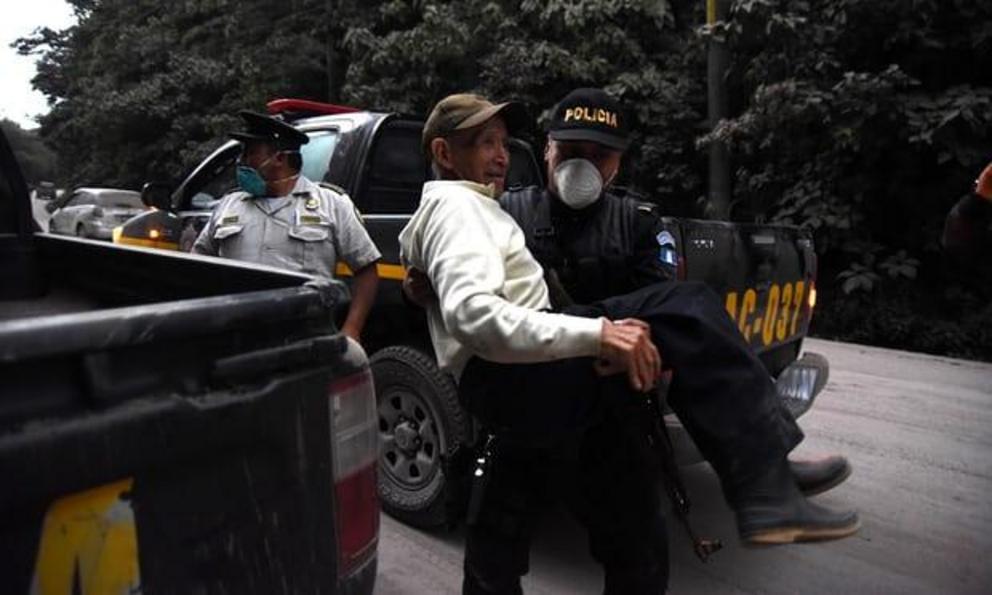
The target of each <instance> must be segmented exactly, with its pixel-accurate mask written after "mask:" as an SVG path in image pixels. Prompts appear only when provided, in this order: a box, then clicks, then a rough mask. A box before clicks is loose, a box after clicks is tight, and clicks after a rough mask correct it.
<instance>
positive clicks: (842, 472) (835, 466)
mask: <svg viewBox="0 0 992 595" xmlns="http://www.w3.org/2000/svg"><path fill="white" fill-rule="evenodd" d="M789 469H790V471H792V477H793V478H794V479H795V481H796V487H798V488H799V491H800V492H802V493H803V495H805V496H812V495H814V494H822V493H823V492H826V491H827V490H829V489H833V488H835V487H837V486H838V485H840V484H841V483H843V482H844V480H845V479H847V478H848V477H850V475H851V464H850V463H848V462H847V459H846V458H845V457H842V456H840V455H830V456H827V457H823V458H822V459H800V460H790V461H789Z"/></svg>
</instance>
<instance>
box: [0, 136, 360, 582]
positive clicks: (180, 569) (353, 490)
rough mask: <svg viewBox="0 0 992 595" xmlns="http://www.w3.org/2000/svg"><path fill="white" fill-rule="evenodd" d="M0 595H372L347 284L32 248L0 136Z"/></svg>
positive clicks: (116, 249)
mask: <svg viewBox="0 0 992 595" xmlns="http://www.w3.org/2000/svg"><path fill="white" fill-rule="evenodd" d="M0 278H2V280H3V281H2V284H0V478H2V480H0V481H2V486H3V487H2V488H0V558H2V560H3V562H2V563H0V584H2V585H3V587H2V591H3V592H4V593H16V594H21V593H29V592H31V593H66V594H68V593H139V592H140V593H145V594H152V593H183V594H185V593H349V594H350V593H354V594H370V593H372V590H373V587H374V581H375V575H376V562H377V551H378V535H379V505H378V502H377V497H376V479H375V477H376V454H377V433H378V428H377V419H376V413H375V395H374V392H373V388H372V375H371V370H370V368H369V362H368V358H367V357H366V355H365V352H364V351H363V350H362V348H361V347H360V346H359V345H358V344H357V343H355V342H354V341H351V340H350V339H348V338H346V337H344V336H343V335H342V334H340V333H339V332H338V331H337V329H336V327H335V325H334V322H333V321H334V313H335V311H336V310H337V309H338V308H339V307H340V306H342V305H346V304H347V302H348V299H349V295H348V291H347V288H346V286H345V285H344V284H343V283H341V282H338V281H332V280H329V279H314V278H312V277H309V276H305V275H297V274H292V273H288V272H285V271H281V270H277V269H271V268H266V267H259V266H250V265H244V264H239V263H233V262H223V261H219V260H216V259H210V258H202V257H197V256H193V255H188V254H181V253H178V252H173V253H167V252H163V251H160V250H149V249H144V248H132V247H127V246H119V245H114V244H111V243H108V242H99V241H93V240H86V239H80V238H74V237H67V236H57V235H52V234H47V233H41V232H39V231H37V226H36V224H35V222H34V221H33V220H32V219H31V205H30V202H29V198H28V191H27V188H26V186H25V184H24V180H23V178H22V176H21V173H20V171H19V169H18V167H17V164H16V163H15V160H14V156H13V153H12V152H11V149H10V147H9V145H8V143H7V140H6V138H5V137H4V136H3V135H2V133H0Z"/></svg>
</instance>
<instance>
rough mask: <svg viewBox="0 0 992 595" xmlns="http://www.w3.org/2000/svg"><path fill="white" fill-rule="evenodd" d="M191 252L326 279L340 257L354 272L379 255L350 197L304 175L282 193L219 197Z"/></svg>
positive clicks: (376, 258)
mask: <svg viewBox="0 0 992 595" xmlns="http://www.w3.org/2000/svg"><path fill="white" fill-rule="evenodd" d="M193 252H194V253H197V254H208V255H212V256H221V257H224V258H233V259H237V260H246V261H249V262H255V263H258V264H264V265H269V266H275V267H280V268H284V269H289V270H292V271H298V272H303V273H307V274H311V275H322V276H325V277H333V276H334V269H335V265H336V264H337V262H338V261H339V260H340V261H342V262H344V263H345V264H347V265H348V267H349V268H351V270H352V271H358V270H361V269H363V268H365V267H366V266H368V265H370V264H372V263H374V262H375V261H377V260H379V259H380V258H381V257H382V254H381V253H380V252H379V250H378V248H376V245H375V244H374V243H373V242H372V238H370V237H369V234H368V232H367V231H366V230H365V227H364V226H363V225H362V222H361V219H359V217H358V213H357V211H356V210H355V206H354V204H352V202H351V199H350V198H348V196H347V195H346V194H344V193H340V192H335V191H334V190H331V189H329V188H324V187H321V186H318V185H317V184H314V183H313V182H311V181H310V180H308V179H306V178H305V177H303V176H300V177H299V179H297V181H296V185H295V186H294V187H293V190H292V191H291V192H290V193H289V194H288V195H286V196H281V197H276V198H253V197H252V196H251V195H249V194H247V193H245V192H234V193H231V194H228V195H226V196H224V198H222V199H221V202H220V204H219V205H217V208H216V210H214V213H213V215H212V216H211V218H210V222H209V223H208V224H207V225H206V226H205V227H204V228H203V231H202V232H200V235H199V237H198V238H197V239H196V242H195V244H194V245H193Z"/></svg>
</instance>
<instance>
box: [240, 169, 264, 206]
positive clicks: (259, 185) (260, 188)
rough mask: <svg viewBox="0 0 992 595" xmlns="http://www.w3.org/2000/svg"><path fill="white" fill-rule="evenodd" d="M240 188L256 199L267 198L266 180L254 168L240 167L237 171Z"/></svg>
mask: <svg viewBox="0 0 992 595" xmlns="http://www.w3.org/2000/svg"><path fill="white" fill-rule="evenodd" d="M236 175H237V178H238V186H240V187H241V189H242V190H244V191H245V192H247V193H248V194H250V195H252V196H254V197H255V198H261V197H263V196H265V180H264V179H263V178H262V174H260V173H258V170H257V169H255V168H254V167H248V166H247V165H239V166H238V169H237V174H236Z"/></svg>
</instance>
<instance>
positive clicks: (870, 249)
mask: <svg viewBox="0 0 992 595" xmlns="http://www.w3.org/2000/svg"><path fill="white" fill-rule="evenodd" d="M70 4H72V5H73V6H75V7H76V11H77V14H78V16H79V23H78V25H76V26H74V27H72V28H70V29H68V30H65V31H51V30H40V31H37V32H35V33H34V34H33V35H30V36H28V37H26V38H24V39H22V40H20V41H19V42H18V44H17V45H18V48H19V50H20V51H22V52H24V53H35V54H38V55H39V57H40V58H41V63H40V66H39V71H38V75H37V77H36V79H35V85H36V86H37V87H38V88H39V89H40V90H41V91H42V92H44V93H45V94H46V95H47V96H48V97H49V100H50V101H51V103H52V110H51V112H50V113H49V114H48V115H46V116H44V117H43V118H42V120H41V128H40V131H39V134H40V137H41V138H42V139H44V141H45V142H46V143H47V144H48V146H49V147H51V148H52V149H53V150H54V151H55V152H56V154H57V156H58V159H59V165H60V170H59V171H60V172H61V174H62V177H63V179H62V180H60V181H61V182H63V183H69V184H75V183H99V184H104V185H115V186H124V187H131V188H134V187H136V186H137V185H138V184H140V183H141V182H143V181H145V180H149V179H159V180H166V179H175V178H178V177H179V175H180V174H181V173H182V172H183V171H184V170H185V168H186V167H188V166H190V165H192V164H193V163H195V162H197V161H198V160H199V159H201V158H202V157H203V156H204V155H205V153H206V152H207V151H208V150H209V149H211V148H212V147H213V146H214V145H215V143H216V141H217V140H218V139H220V138H221V137H223V136H224V133H225V132H226V131H227V130H229V129H231V128H232V127H233V126H234V125H235V124H236V120H235V118H234V115H235V114H236V112H237V110H238V109H241V108H245V107H249V108H254V109H262V108H263V106H264V102H265V101H266V100H267V99H271V98H274V97H303V98H311V99H317V100H325V101H326V100H328V99H331V100H332V101H340V102H344V103H349V104H354V105H358V106H362V107H368V108H380V109H390V110H397V111H401V112H406V113H414V114H422V113H425V112H426V110H427V109H428V108H429V107H430V106H431V105H432V103H433V102H434V101H436V100H437V99H439V98H440V97H442V96H444V95H445V94H447V93H450V92H453V91H462V90H477V91H480V92H483V93H486V94H489V95H492V96H494V97H498V98H515V99H519V100H522V101H524V102H526V103H527V104H528V105H529V107H530V108H531V110H532V113H533V114H534V115H535V116H537V118H538V120H539V121H540V122H543V121H544V119H545V118H546V117H547V113H548V110H549V109H550V107H551V105H552V103H553V102H554V100H555V99H556V98H558V97H561V96H562V95H564V94H565V93H566V92H567V91H568V90H570V89H572V88H574V87H576V86H603V87H606V88H607V89H609V90H610V91H612V92H613V93H615V94H617V95H618V96H620V97H621V98H622V99H623V101H624V102H625V104H626V105H627V106H628V107H629V109H630V110H631V111H632V113H633V115H634V116H635V117H636V119H637V122H638V125H637V127H636V129H637V130H638V138H637V142H636V143H635V147H636V148H635V150H634V151H632V153H631V155H630V160H629V164H628V166H627V168H626V179H625V180H622V183H624V184H626V185H628V186H630V187H632V188H634V189H635V190H636V191H638V192H640V193H641V194H643V195H645V196H647V197H650V199H651V200H654V201H656V202H658V203H660V204H661V205H663V207H664V208H665V210H666V211H667V212H668V213H671V214H673V215H680V216H700V214H701V213H702V206H703V203H704V196H705V193H706V188H705V180H706V149H707V146H708V144H709V143H714V142H719V143H725V144H727V145H728V146H729V147H730V149H731V152H732V155H733V164H734V172H735V174H734V192H733V196H734V203H733V208H732V212H731V217H732V218H733V219H734V220H736V221H762V222H768V221H781V222H788V223H793V224H797V225H805V226H809V227H810V228H812V229H813V230H814V231H815V234H816V241H817V249H818V252H819V255H820V261H819V262H820V275H819V278H820V282H819V295H820V300H819V306H818V309H817V315H816V317H815V319H814V328H813V334H814V335H819V336H822V337H828V338H834V339H840V340H848V341H855V342H862V343H868V344H875V345H882V346H891V347H898V348H902V349H910V350H918V351H925V352H929V353H939V354H946V355H952V356H960V357H969V358H978V359H986V360H992V273H990V267H989V266H988V265H987V264H984V263H981V264H979V265H978V266H970V267H960V266H957V265H951V264H949V263H948V262H947V260H946V259H945V258H944V257H943V255H942V254H941V251H940V246H939V237H940V232H941V228H942V225H943V219H944V215H945V214H946V212H947V211H948V209H949V208H950V207H951V205H952V204H953V203H954V202H955V201H956V200H957V199H958V198H959V197H960V196H961V195H962V194H963V193H965V192H967V191H968V190H969V189H970V187H971V182H972V180H974V178H975V176H976V174H977V173H978V172H979V171H980V170H981V168H982V166H984V164H985V163H987V162H988V161H989V160H992V3H989V2H985V1H982V0H940V1H939V0H911V1H907V0H822V1H819V2H812V1H801V0H788V1H787V0H738V1H737V2H735V3H734V4H733V10H732V15H731V18H730V19H729V21H727V22H724V23H720V24H718V25H717V26H715V27H712V28H710V27H706V26H705V25H704V22H705V15H704V7H705V3H704V2H703V1H702V0H692V1H688V0H567V1H566V0H540V1H538V0H517V1H514V2H510V1H492V0H486V1H483V0H451V1H431V0H385V1H383V0H378V1H368V2H358V1H357V0H293V1H289V2H286V1H275V0H260V1H256V2H235V1H233V0H214V1H209V0H208V1H198V2H169V3H166V2H160V1H154V2H153V1H150V0H103V1H98V0H70ZM713 38H716V39H719V40H723V41H725V42H726V43H728V44H729V46H730V48H731V50H732V55H733V59H732V67H731V70H730V72H729V74H728V79H727V80H728V84H729V89H730V113H731V114H733V117H732V118H731V119H728V120H725V121H722V122H720V123H718V125H717V126H716V127H715V128H711V127H709V126H708V125H707V123H706V118H705V114H706V84H705V83H706V81H705V75H706V44H707V42H708V40H710V39H713ZM532 136H533V138H532V140H533V141H535V142H537V143H540V142H542V138H541V134H540V131H539V129H537V130H534V131H533V134H532Z"/></svg>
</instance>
